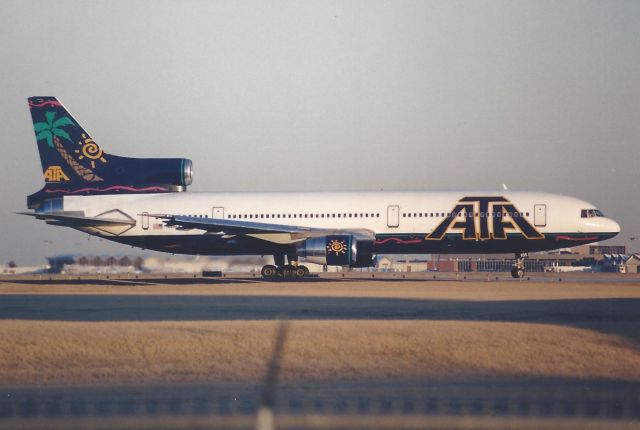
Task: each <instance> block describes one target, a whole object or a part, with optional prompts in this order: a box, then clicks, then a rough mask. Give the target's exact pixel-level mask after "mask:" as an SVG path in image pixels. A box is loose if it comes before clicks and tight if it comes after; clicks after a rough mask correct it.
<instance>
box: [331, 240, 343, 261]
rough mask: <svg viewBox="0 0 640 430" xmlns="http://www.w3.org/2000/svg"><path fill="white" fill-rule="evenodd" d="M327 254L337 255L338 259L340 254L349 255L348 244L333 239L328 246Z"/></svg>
mask: <svg viewBox="0 0 640 430" xmlns="http://www.w3.org/2000/svg"><path fill="white" fill-rule="evenodd" d="M327 252H329V253H331V252H333V253H335V254H336V257H337V256H339V255H340V254H346V253H347V244H346V243H345V241H344V240H337V239H333V240H332V241H331V242H329V244H328V245H327Z"/></svg>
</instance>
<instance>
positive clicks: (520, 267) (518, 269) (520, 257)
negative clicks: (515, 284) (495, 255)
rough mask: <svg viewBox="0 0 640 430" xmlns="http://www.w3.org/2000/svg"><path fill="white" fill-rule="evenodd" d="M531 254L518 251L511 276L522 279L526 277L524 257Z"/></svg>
mask: <svg viewBox="0 0 640 430" xmlns="http://www.w3.org/2000/svg"><path fill="white" fill-rule="evenodd" d="M528 256H529V254H528V253H526V252H516V261H515V263H513V266H512V267H511V276H512V277H514V278H516V279H520V278H524V259H525V258H527V257H528Z"/></svg>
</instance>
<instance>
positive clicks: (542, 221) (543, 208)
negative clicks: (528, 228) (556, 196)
mask: <svg viewBox="0 0 640 430" xmlns="http://www.w3.org/2000/svg"><path fill="white" fill-rule="evenodd" d="M533 225H535V226H536V227H544V226H546V225H547V205H534V206H533Z"/></svg>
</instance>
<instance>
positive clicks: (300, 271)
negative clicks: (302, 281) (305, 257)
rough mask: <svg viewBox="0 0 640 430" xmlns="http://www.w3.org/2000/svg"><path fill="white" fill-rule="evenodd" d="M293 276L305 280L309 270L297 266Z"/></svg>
mask: <svg viewBox="0 0 640 430" xmlns="http://www.w3.org/2000/svg"><path fill="white" fill-rule="evenodd" d="M295 274H296V276H297V277H298V278H306V277H307V276H309V269H307V267H306V266H298V267H296V268H295Z"/></svg>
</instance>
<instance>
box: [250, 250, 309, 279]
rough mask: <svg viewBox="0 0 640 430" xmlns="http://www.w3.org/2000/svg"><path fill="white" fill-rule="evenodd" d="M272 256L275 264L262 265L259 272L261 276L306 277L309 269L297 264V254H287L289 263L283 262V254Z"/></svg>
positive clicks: (269, 277)
mask: <svg viewBox="0 0 640 430" xmlns="http://www.w3.org/2000/svg"><path fill="white" fill-rule="evenodd" d="M273 257H274V261H275V263H276V264H275V265H273V264H267V265H266V266H263V267H262V270H261V271H260V273H261V274H262V277H263V278H267V279H273V278H306V277H308V276H309V269H308V268H307V267H306V266H303V265H301V264H298V259H297V256H295V255H287V259H288V260H289V264H284V254H277V255H274V256H273Z"/></svg>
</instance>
